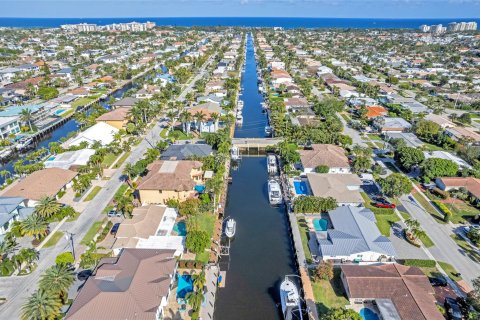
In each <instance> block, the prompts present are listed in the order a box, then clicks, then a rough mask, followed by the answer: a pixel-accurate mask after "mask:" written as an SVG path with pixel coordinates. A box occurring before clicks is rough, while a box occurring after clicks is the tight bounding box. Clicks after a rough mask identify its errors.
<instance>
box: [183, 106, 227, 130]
mask: <svg viewBox="0 0 480 320" xmlns="http://www.w3.org/2000/svg"><path fill="white" fill-rule="evenodd" d="M187 111H188V112H189V113H190V114H191V115H192V122H191V124H190V125H191V126H192V125H193V126H194V127H195V128H196V129H197V130H199V131H200V132H216V131H217V130H218V128H219V124H220V122H219V119H214V118H213V117H212V116H213V114H216V115H218V116H221V115H223V114H224V111H223V109H222V108H221V107H220V106H219V105H218V104H216V103H212V102H207V103H202V104H199V105H196V106H193V107H190V108H188V109H187ZM200 114H203V120H201V121H199V120H198V119H197V118H196V117H197V115H200Z"/></svg>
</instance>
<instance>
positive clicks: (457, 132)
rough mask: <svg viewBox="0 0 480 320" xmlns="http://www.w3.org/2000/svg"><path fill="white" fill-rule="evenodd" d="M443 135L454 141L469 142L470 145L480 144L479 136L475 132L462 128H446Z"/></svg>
mask: <svg viewBox="0 0 480 320" xmlns="http://www.w3.org/2000/svg"><path fill="white" fill-rule="evenodd" d="M445 133H446V134H447V135H448V136H450V137H451V138H452V139H454V140H457V141H458V140H462V139H465V140H470V141H472V143H475V144H478V143H480V134H478V133H477V132H475V131H473V130H470V129H467V128H464V127H453V128H446V129H445Z"/></svg>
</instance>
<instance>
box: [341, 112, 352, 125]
mask: <svg viewBox="0 0 480 320" xmlns="http://www.w3.org/2000/svg"><path fill="white" fill-rule="evenodd" d="M340 116H342V118H343V119H344V120H345V121H347V123H348V122H350V118H349V117H348V116H347V115H346V114H344V113H340Z"/></svg>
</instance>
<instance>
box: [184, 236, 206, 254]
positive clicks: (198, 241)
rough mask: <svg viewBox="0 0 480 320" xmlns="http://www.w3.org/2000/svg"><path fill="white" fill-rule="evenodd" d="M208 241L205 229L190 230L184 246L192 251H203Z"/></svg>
mask: <svg viewBox="0 0 480 320" xmlns="http://www.w3.org/2000/svg"><path fill="white" fill-rule="evenodd" d="M209 243H210V237H209V236H208V234H207V233H206V232H205V231H201V230H192V231H190V232H188V234H187V239H186V246H187V249H188V250H190V251H191V252H193V253H201V252H204V251H205V249H206V248H207V246H208V245H209Z"/></svg>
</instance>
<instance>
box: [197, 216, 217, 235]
mask: <svg viewBox="0 0 480 320" xmlns="http://www.w3.org/2000/svg"><path fill="white" fill-rule="evenodd" d="M195 219H196V224H197V226H198V229H199V230H202V231H205V232H207V233H208V235H209V236H210V237H212V236H213V228H214V227H215V220H216V219H215V216H214V215H213V214H210V213H200V214H198V215H197V216H196V217H195Z"/></svg>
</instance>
